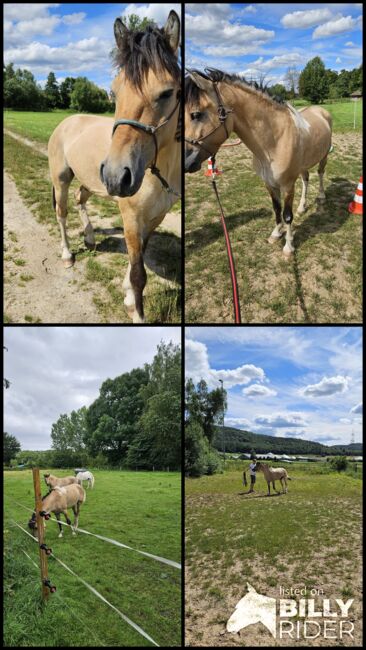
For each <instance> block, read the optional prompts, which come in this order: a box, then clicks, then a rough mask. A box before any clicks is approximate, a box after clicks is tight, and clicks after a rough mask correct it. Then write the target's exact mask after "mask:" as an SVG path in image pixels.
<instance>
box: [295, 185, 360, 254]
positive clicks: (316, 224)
mask: <svg viewBox="0 0 366 650" xmlns="http://www.w3.org/2000/svg"><path fill="white" fill-rule="evenodd" d="M330 180H331V184H330V185H328V187H327V188H326V189H325V197H326V198H325V200H324V201H318V200H315V205H312V206H310V207H309V208H308V210H307V212H308V214H307V215H306V216H305V219H304V220H303V221H302V222H301V223H299V224H296V217H295V219H294V230H295V231H296V235H295V242H296V246H297V247H300V246H301V244H303V243H304V242H306V241H307V240H308V239H310V238H311V237H313V236H315V235H318V234H319V233H321V234H325V233H329V234H332V233H336V232H337V231H338V230H339V229H340V228H342V226H343V225H344V223H346V221H348V219H349V218H352V215H351V214H350V212H349V211H348V204H349V203H350V201H352V199H353V196H354V193H355V188H356V184H355V183H351V182H350V181H349V180H348V179H347V178H342V177H338V176H337V177H333V178H331V179H330Z"/></svg>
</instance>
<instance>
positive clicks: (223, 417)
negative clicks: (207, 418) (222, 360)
mask: <svg viewBox="0 0 366 650" xmlns="http://www.w3.org/2000/svg"><path fill="white" fill-rule="evenodd" d="M219 382H220V383H221V400H222V411H221V442H222V449H223V452H224V467H225V432H224V425H225V406H224V381H223V379H219Z"/></svg>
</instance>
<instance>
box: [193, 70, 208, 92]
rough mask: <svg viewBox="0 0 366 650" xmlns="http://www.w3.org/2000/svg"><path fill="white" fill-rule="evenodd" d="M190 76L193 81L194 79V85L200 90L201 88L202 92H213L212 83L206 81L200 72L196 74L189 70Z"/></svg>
mask: <svg viewBox="0 0 366 650" xmlns="http://www.w3.org/2000/svg"><path fill="white" fill-rule="evenodd" d="M188 74H189V76H190V77H191V79H193V81H194V83H195V84H196V86H198V88H201V90H204V91H205V92H206V93H210V91H211V90H212V82H211V81H210V80H209V79H205V78H204V77H202V76H201V75H200V74H198V72H194V71H191V70H189V72H188Z"/></svg>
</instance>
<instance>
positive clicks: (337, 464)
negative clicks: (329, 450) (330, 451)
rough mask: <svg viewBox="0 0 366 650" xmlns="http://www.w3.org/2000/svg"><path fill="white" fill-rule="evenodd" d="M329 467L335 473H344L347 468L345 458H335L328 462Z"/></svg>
mask: <svg viewBox="0 0 366 650" xmlns="http://www.w3.org/2000/svg"><path fill="white" fill-rule="evenodd" d="M330 466H331V468H332V469H334V470H336V471H337V472H344V471H345V470H346V469H347V467H348V461H347V458H346V457H345V456H335V458H332V459H331V461H330Z"/></svg>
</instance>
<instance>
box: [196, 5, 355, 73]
mask: <svg viewBox="0 0 366 650" xmlns="http://www.w3.org/2000/svg"><path fill="white" fill-rule="evenodd" d="M185 15H186V67H191V68H198V69H203V68H204V67H205V66H208V67H213V68H215V67H216V68H219V69H221V70H225V71H227V72H235V73H239V74H243V75H244V76H245V77H246V78H247V79H256V80H258V79H259V78H260V76H261V75H263V74H266V78H265V80H266V82H267V83H268V82H269V83H271V84H273V83H283V81H284V75H285V72H286V70H287V68H288V67H289V66H296V68H297V70H298V71H299V72H300V71H301V70H302V69H303V68H304V67H305V65H306V63H307V61H308V60H309V59H312V58H313V57H314V56H320V57H321V58H322V59H323V61H324V63H325V65H326V67H329V68H331V69H332V70H336V71H339V70H341V69H343V68H344V69H346V70H350V69H352V68H354V67H357V66H359V65H360V63H361V60H362V36H361V25H362V4H361V3H359V4H358V3H347V4H342V3H333V4H328V3H319V4H313V3H312V4H310V3H302V4H283V3H279V4H271V3H268V4H267V3H264V4H261V3H258V4H257V3H253V4H222V3H216V4H211V3H210V4H208V3H207V4H195V3H187V4H186V10H185Z"/></svg>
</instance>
